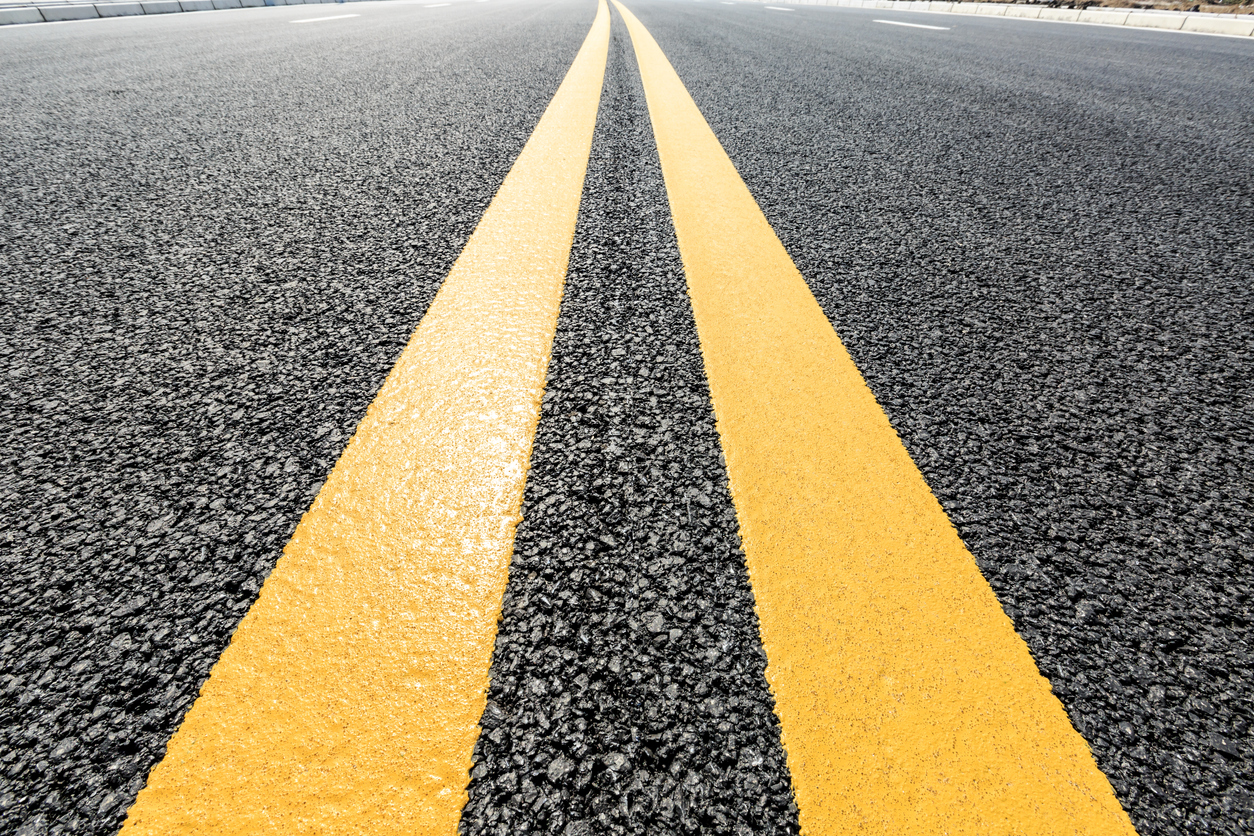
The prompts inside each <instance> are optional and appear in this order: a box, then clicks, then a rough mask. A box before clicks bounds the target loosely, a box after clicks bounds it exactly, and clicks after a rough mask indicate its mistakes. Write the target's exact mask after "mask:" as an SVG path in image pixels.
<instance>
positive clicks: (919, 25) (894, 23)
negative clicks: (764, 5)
mask: <svg viewBox="0 0 1254 836" xmlns="http://www.w3.org/2000/svg"><path fill="white" fill-rule="evenodd" d="M768 8H769V6H768ZM875 22H876V23H888V24H891V25H892V26H910V27H912V28H914V29H939V30H941V31H943V32H948V31H949V29H950V27H948V26H927V25H925V24H922V23H906V22H905V21H904V20H877V21H875Z"/></svg>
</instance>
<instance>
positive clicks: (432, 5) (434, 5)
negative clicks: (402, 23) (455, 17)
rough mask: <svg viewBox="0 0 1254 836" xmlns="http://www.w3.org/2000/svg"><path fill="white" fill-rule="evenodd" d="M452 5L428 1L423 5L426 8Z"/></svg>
mask: <svg viewBox="0 0 1254 836" xmlns="http://www.w3.org/2000/svg"><path fill="white" fill-rule="evenodd" d="M451 5H453V4H452V3H428V4H426V5H425V6H423V8H424V9H439V8H443V7H444V6H451Z"/></svg>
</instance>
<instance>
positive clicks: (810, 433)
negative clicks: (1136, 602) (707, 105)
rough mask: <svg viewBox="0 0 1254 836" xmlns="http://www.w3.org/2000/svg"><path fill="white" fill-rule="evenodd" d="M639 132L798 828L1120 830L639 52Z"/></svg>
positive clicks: (841, 355) (839, 362)
mask: <svg viewBox="0 0 1254 836" xmlns="http://www.w3.org/2000/svg"><path fill="white" fill-rule="evenodd" d="M615 6H616V7H617V8H618V9H619V11H620V12H622V14H623V17H624V19H625V20H626V22H627V27H628V30H629V31H630V33H631V38H632V42H633V44H634V45H635V50H636V56H637V60H638V61H639V64H640V69H641V76H642V78H643V81H644V89H645V96H646V99H647V101H648V106H649V114H650V117H651V119H652V122H653V129H654V134H655V136H656V138H657V146H658V153H659V156H660V158H661V162H662V172H663V176H664V178H665V181H666V189H667V194H668V196H669V199H670V205H671V211H672V216H673V218H674V222H675V231H676V235H677V237H678V241H679V248H680V254H681V256H682V260H683V265H684V272H685V274H686V276H687V280H688V288H689V294H690V296H691V299H692V306H693V313H694V315H695V318H696V323H697V332H698V335H699V337H700V340H701V353H702V357H703V358H704V361H705V368H706V373H707V376H708V379H709V382H710V391H711V395H712V397H713V401H714V410H715V416H716V418H717V422H718V431H719V436H720V439H721V442H722V445H723V450H724V453H725V455H726V458H727V467H728V474H729V478H730V482H731V489H732V499H733V501H734V504H735V507H736V514H737V517H738V519H739V522H740V532H741V537H742V540H743V545H744V550H745V554H746V557H747V562H748V567H749V575H750V579H751V581H752V585H753V590H754V596H755V600H756V606H757V611H758V617H759V619H760V623H761V630H762V640H763V646H764V647H765V649H766V653H767V660H768V667H767V677H768V679H769V681H770V684H771V688H772V691H773V692H774V695H775V701H776V702H775V708H776V713H777V714H778V716H779V719H780V725H781V728H782V732H783V742H784V747H785V750H786V752H787V756H788V766H789V770H790V772H791V775H792V780H793V788H794V791H795V793H796V798H797V805H798V807H799V810H800V819H801V829H802V833H806V834H810V835H811V836H817V835H818V834H823V836H827V834H832V835H833V836H835V834H857V833H894V834H937V833H1024V834H1027V833H1041V834H1043V833H1052V834H1059V833H1076V834H1078V833H1085V834H1124V835H1125V836H1131V834H1133V833H1134V831H1133V829H1132V825H1131V823H1130V822H1129V820H1128V817H1127V815H1126V814H1125V813H1124V811H1123V810H1122V809H1121V808H1120V806H1119V802H1118V801H1117V800H1116V798H1115V795H1114V793H1113V792H1112V790H1111V788H1110V784H1109V782H1108V781H1107V780H1106V777H1105V776H1104V775H1103V774H1102V773H1101V772H1100V771H1098V769H1097V766H1096V765H1095V764H1094V762H1093V757H1092V755H1091V754H1090V752H1089V749H1088V746H1087V745H1086V744H1085V742H1084V740H1083V739H1082V738H1081V737H1080V735H1079V734H1077V733H1076V731H1075V730H1074V729H1073V728H1072V727H1071V725H1070V723H1069V722H1068V720H1067V715H1066V713H1065V712H1064V711H1063V708H1062V705H1061V704H1059V702H1058V700H1057V699H1055V698H1054V696H1053V695H1052V694H1051V693H1050V690H1049V684H1048V683H1047V682H1046V681H1045V680H1044V679H1043V678H1042V677H1041V675H1040V673H1039V672H1038V671H1037V669H1036V665H1035V664H1034V663H1033V661H1032V657H1031V656H1030V654H1029V653H1028V649H1027V646H1026V645H1025V644H1024V643H1023V641H1022V640H1021V639H1020V638H1019V636H1018V635H1016V634H1015V632H1014V628H1013V625H1012V624H1011V623H1010V620H1009V619H1008V618H1007V617H1006V615H1005V614H1004V613H1003V612H1002V610H1001V607H1000V606H999V605H998V603H997V599H996V598H995V597H994V595H993V592H992V590H991V589H990V588H989V586H988V583H987V582H986V581H985V580H984V578H983V577H982V576H981V575H980V573H979V570H978V569H977V567H976V565H975V561H974V560H973V559H972V557H971V555H970V554H969V553H968V552H967V550H966V548H965V547H964V546H963V544H962V541H961V540H960V539H959V538H958V535H957V532H955V531H954V529H953V527H952V526H951V525H950V523H949V520H948V519H947V518H946V516H945V513H944V511H943V510H942V509H941V507H940V505H939V504H938V503H937V501H936V499H935V498H934V497H933V496H932V494H931V491H930V490H929V489H928V487H927V485H926V484H925V483H924V481H923V478H922V476H921V475H920V473H919V471H918V470H917V469H916V468H915V466H914V463H913V462H912V461H911V459H910V456H909V454H908V453H907V452H906V450H905V448H904V447H903V446H902V444H901V442H900V440H898V438H897V435H896V434H895V433H894V431H893V429H892V426H891V425H890V424H889V422H888V419H887V417H886V416H885V415H884V413H883V411H882V410H881V409H880V408H879V406H878V404H876V402H875V398H874V396H873V395H872V394H871V391H870V390H869V389H868V388H867V386H866V384H865V383H864V382H863V380H862V377H861V375H860V374H859V373H858V370H857V368H856V367H855V365H854V363H853V361H852V360H851V359H850V357H849V355H848V354H847V353H846V351H845V349H844V347H843V345H842V344H841V342H840V339H839V338H838V337H837V335H836V333H835V331H834V330H833V329H832V326H831V324H830V323H829V322H828V320H827V318H826V316H825V315H824V314H823V311H822V310H821V309H820V308H819V306H818V303H817V302H816V301H815V299H814V296H813V295H812V294H811V293H810V290H809V288H808V287H807V286H806V284H805V281H804V280H803V279H802V277H801V275H800V273H798V272H797V269H796V267H795V266H794V265H793V263H792V260H791V259H790V258H789V257H788V253H787V252H786V251H785V250H784V247H783V245H782V244H781V243H780V242H779V239H778V238H777V237H776V236H775V232H774V231H773V230H772V229H771V227H770V224H769V223H768V222H767V220H766V218H765V217H764V216H763V215H762V212H761V210H760V209H759V208H758V206H757V203H756V202H755V201H754V199H753V196H752V195H751V194H750V193H749V190H748V189H747V188H746V187H745V185H744V183H743V182H742V180H741V179H740V176H739V175H738V174H737V173H736V169H735V167H734V166H733V165H732V162H731V160H730V159H728V157H727V155H726V153H724V151H723V149H722V146H721V145H720V144H719V141H718V139H717V138H716V137H715V136H714V134H713V133H712V132H711V130H710V128H709V126H708V125H707V124H706V122H705V119H704V118H703V117H702V116H701V113H700V111H699V110H698V109H697V106H696V104H695V103H694V102H693V100H692V98H691V96H689V94H688V92H687V90H685V89H684V85H683V82H682V81H680V79H679V77H678V76H677V75H676V74H675V71H674V69H673V68H672V67H671V65H670V63H669V62H668V61H667V59H666V56H665V55H663V53H662V51H661V49H660V48H659V47H658V45H657V43H656V42H655V41H654V40H653V38H652V37H651V36H650V35H649V33H648V32H647V31H646V30H645V29H644V27H643V26H642V25H641V24H640V22H639V21H638V20H636V19H635V18H634V17H633V16H632V15H631V13H630V12H628V11H627V10H626V9H624V8H623V7H622V6H621V5H620V4H619V3H618V0H615Z"/></svg>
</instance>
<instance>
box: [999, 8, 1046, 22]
mask: <svg viewBox="0 0 1254 836" xmlns="http://www.w3.org/2000/svg"><path fill="white" fill-rule="evenodd" d="M1040 16H1041V7H1040V6H1029V5H1027V4H1022V5H1015V6H1007V7H1006V17H1026V18H1029V19H1031V20H1036V19H1037V18H1038V17H1040Z"/></svg>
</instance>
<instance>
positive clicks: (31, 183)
mask: <svg viewBox="0 0 1254 836" xmlns="http://www.w3.org/2000/svg"><path fill="white" fill-rule="evenodd" d="M328 8H329V9H330V11H327V10H326V9H328ZM343 9H344V7H341V6H335V7H305V6H298V7H292V8H267V9H247V10H241V11H238V12H216V13H211V14H183V15H171V16H169V17H155V18H122V19H118V20H109V21H91V22H86V23H73V24H55V25H46V26H35V27H21V28H16V29H5V30H0V40H2V41H3V44H4V45H3V47H2V48H0V68H2V69H0V76H2V77H3V79H4V82H3V92H2V93H0V96H2V97H3V105H2V109H3V110H4V112H5V114H6V117H5V119H4V120H3V124H2V125H0V146H2V147H3V148H4V149H5V153H4V155H3V163H0V165H3V172H2V173H0V195H2V197H0V201H2V202H3V206H4V212H3V220H2V221H0V224H2V229H3V232H0V235H2V236H3V245H2V246H3V250H2V251H0V252H2V254H0V259H2V261H0V264H3V267H0V273H2V275H3V282H4V286H3V288H4V289H3V296H4V302H3V305H4V310H5V313H4V316H3V320H4V321H5V323H6V325H5V327H4V329H3V337H2V338H0V339H2V342H0V344H2V345H3V352H4V366H5V377H6V386H5V388H4V392H3V394H2V395H0V425H2V426H3V427H4V441H5V444H4V452H3V453H2V454H0V455H2V456H3V466H2V467H0V472H2V473H3V474H5V476H4V484H3V493H2V495H0V514H2V515H3V518H4V519H6V520H9V521H11V522H10V523H9V524H6V525H5V527H4V529H5V531H4V535H3V538H4V539H3V544H4V547H3V552H4V558H3V559H4V564H5V568H4V577H5V581H4V583H3V587H2V592H0V594H2V595H3V605H2V606H0V613H2V615H0V618H3V620H4V628H3V639H0V641H3V645H2V646H0V670H2V673H0V677H3V678H2V679H0V693H2V694H3V696H2V697H0V699H2V700H3V702H2V706H3V708H2V710H3V721H2V723H0V727H2V728H3V734H4V742H3V743H2V744H0V752H2V754H0V772H2V774H3V776H4V779H3V780H4V789H3V790H2V791H0V810H2V811H0V831H5V832H14V831H17V832H20V833H22V834H23V836H26V834H38V833H44V832H58V833H75V834H80V833H101V834H103V833H112V832H115V831H116V830H117V828H118V827H119V825H120V824H121V821H122V817H123V815H124V814H125V811H126V808H127V807H128V806H129V805H130V803H131V802H132V801H133V800H134V797H135V794H136V792H137V791H138V790H139V788H140V787H141V786H143V782H144V779H145V776H146V775H147V773H148V770H149V768H150V767H151V766H152V765H153V763H155V762H156V761H157V759H159V758H160V756H161V754H162V752H163V751H164V747H165V742H166V740H167V739H168V738H169V737H170V735H171V734H172V733H173V731H174V729H175V728H176V726H177V724H178V721H179V719H180V717H181V716H182V714H183V712H184V711H185V710H186V708H187V707H188V706H189V705H190V704H191V701H192V700H193V699H194V697H195V695H196V692H197V689H198V688H199V686H200V684H201V683H202V682H203V681H204V679H205V677H206V676H207V675H208V673H209V669H210V667H211V666H212V664H213V662H214V661H215V660H216V659H217V657H218V655H219V654H220V653H221V651H222V649H223V647H224V646H225V644H226V641H227V639H228V637H229V636H230V633H231V631H232V630H233V629H234V626H235V624H236V623H237V622H238V620H239V619H240V617H242V615H243V614H244V612H245V610H246V609H247V607H248V605H249V604H250V603H251V602H252V600H253V599H254V598H255V596H256V593H257V589H258V587H259V585H260V583H261V581H262V580H263V579H264V578H265V576H266V575H267V573H268V572H269V571H270V568H271V567H272V566H273V565H274V563H275V561H276V560H277V559H278V557H279V553H280V551H281V549H282V547H283V545H284V543H285V542H286V541H287V539H288V537H289V536H290V535H291V533H292V530H293V529H294V528H295V526H296V523H297V521H298V520H299V518H300V515H301V514H302V513H303V512H304V510H305V509H306V508H307V507H308V505H309V502H310V500H311V499H312V497H313V496H314V494H315V493H316V492H317V489H318V486H319V485H320V483H321V482H322V480H323V479H324V478H325V477H326V474H327V472H328V471H329V469H330V468H331V466H332V465H333V464H334V462H335V459H336V457H337V456H338V454H339V451H340V450H341V448H342V447H343V445H344V443H345V441H346V440H347V439H348V437H349V435H350V434H351V433H352V431H353V428H354V427H355V426H356V424H357V422H358V421H359V420H360V418H361V416H362V415H363V413H364V412H365V408H366V406H367V404H368V403H369V402H370V400H371V398H372V397H373V395H374V393H375V391H376V390H377V388H378V387H379V385H380V384H381V383H382V381H383V378H384V376H385V375H386V374H387V371H388V369H389V368H390V367H391V365H392V363H393V362H394V360H395V358H396V356H397V354H398V353H399V352H400V350H401V348H402V346H403V345H404V342H405V340H406V338H407V337H408V335H409V333H410V331H411V330H412V329H413V327H414V326H415V325H416V324H417V322H418V320H419V319H421V317H422V314H423V312H424V311H425V309H426V306H427V305H428V303H429V302H430V300H431V298H432V296H433V295H434V292H435V290H436V288H437V287H438V285H439V282H440V281H441V279H443V277H444V275H445V273H446V272H447V271H448V268H449V267H450V266H451V264H452V263H453V260H454V259H455V258H456V257H457V255H458V253H459V252H460V250H461V247H462V245H463V244H464V243H465V241H466V238H467V237H468V236H469V234H470V232H471V231H472V230H473V229H474V226H475V224H476V222H477V221H478V219H479V216H480V215H481V214H482V212H483V210H484V208H485V207H486V206H487V204H488V201H489V200H490V199H491V197H492V194H493V193H494V192H495V191H496V189H497V187H498V186H499V185H500V182H501V180H502V179H503V177H504V175H505V173H506V172H507V171H508V170H509V167H510V165H511V164H512V163H513V161H514V158H515V157H516V156H517V154H518V152H519V151H520V150H521V148H522V146H523V143H524V142H525V141H526V139H527V137H528V136H529V135H530V133H531V131H532V129H533V128H534V127H535V123H536V121H537V120H538V119H539V116H540V113H541V112H542V111H543V109H544V107H545V106H546V105H547V104H548V101H549V99H550V98H551V97H552V95H553V92H554V91H555V90H556V89H557V85H558V83H559V82H560V81H561V79H562V77H563V76H564V74H565V73H566V70H567V68H568V67H569V65H570V62H571V60H572V59H573V58H574V56H575V52H576V51H577V50H578V48H579V45H580V43H581V42H582V40H583V38H584V36H585V35H586V34H587V30H588V26H589V25H590V24H591V21H592V17H593V14H594V12H595V8H594V7H590V6H589V4H573V5H572V4H564V5H555V4H543V3H527V4H512V5H502V4H497V5H490V4H485V5H484V6H483V7H479V8H471V7H469V6H456V7H448V8H440V9H424V8H423V7H421V6H402V5H393V6H388V5H381V4H357V5H354V6H353V7H352V10H351V11H352V12H354V13H359V14H360V15H361V16H360V17H358V18H352V19H345V20H337V21H328V22H323V23H311V24H299V25H293V24H291V23H289V22H288V21H290V20H300V19H307V18H310V17H318V16H322V15H331V14H339V13H344V10H343Z"/></svg>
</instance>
